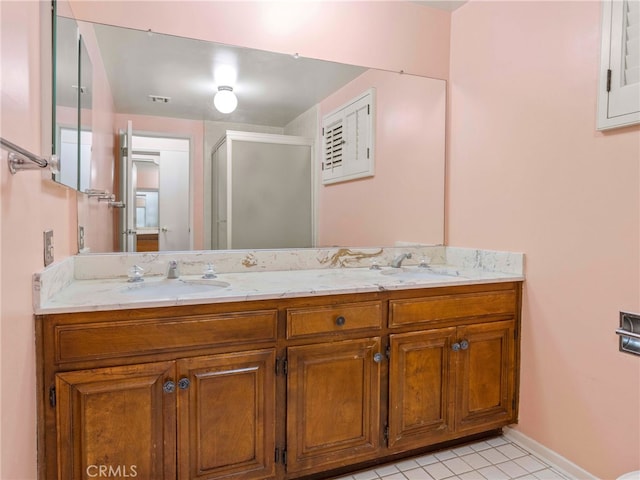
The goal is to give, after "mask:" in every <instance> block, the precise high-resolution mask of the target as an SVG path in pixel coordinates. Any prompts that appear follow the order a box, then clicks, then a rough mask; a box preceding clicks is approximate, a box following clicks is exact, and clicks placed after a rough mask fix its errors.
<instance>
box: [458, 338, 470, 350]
mask: <svg viewBox="0 0 640 480" xmlns="http://www.w3.org/2000/svg"><path fill="white" fill-rule="evenodd" d="M467 348H469V342H468V341H467V340H462V341H461V342H460V350H466V349H467Z"/></svg>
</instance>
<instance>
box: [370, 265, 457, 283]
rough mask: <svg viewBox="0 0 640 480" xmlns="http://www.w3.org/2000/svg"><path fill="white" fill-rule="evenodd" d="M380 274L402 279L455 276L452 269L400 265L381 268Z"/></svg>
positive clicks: (429, 278) (438, 278)
mask: <svg viewBox="0 0 640 480" xmlns="http://www.w3.org/2000/svg"><path fill="white" fill-rule="evenodd" d="M381 273H382V275H390V276H393V277H395V278H398V279H402V280H416V281H417V280H444V279H446V278H447V277H457V276H458V272H456V271H454V270H445V269H432V268H423V267H401V268H391V269H389V270H383V271H382V272H381Z"/></svg>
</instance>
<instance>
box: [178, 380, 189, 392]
mask: <svg viewBox="0 0 640 480" xmlns="http://www.w3.org/2000/svg"><path fill="white" fill-rule="evenodd" d="M189 385H191V382H190V381H189V379H188V378H181V379H180V380H178V388H179V389H180V390H186V389H187V388H189Z"/></svg>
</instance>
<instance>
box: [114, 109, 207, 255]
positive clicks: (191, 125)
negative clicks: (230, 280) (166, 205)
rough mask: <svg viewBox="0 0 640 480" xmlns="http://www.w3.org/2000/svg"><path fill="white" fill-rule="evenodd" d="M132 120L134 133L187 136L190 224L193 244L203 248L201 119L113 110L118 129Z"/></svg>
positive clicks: (202, 137) (197, 247)
mask: <svg viewBox="0 0 640 480" xmlns="http://www.w3.org/2000/svg"><path fill="white" fill-rule="evenodd" d="M128 120H131V121H132V122H133V131H134V133H135V132H137V133H166V134H168V135H171V136H176V135H180V136H185V137H189V138H190V139H191V144H190V145H191V152H190V153H191V161H192V163H193V164H192V178H191V181H192V182H193V184H192V185H193V187H192V192H191V193H192V196H193V211H192V228H193V248H194V250H201V249H203V248H204V122H202V121H197V120H185V119H181V118H165V117H151V116H147V115H129V114H124V113H121V114H117V115H116V123H117V126H118V129H119V130H126V129H127V121H128Z"/></svg>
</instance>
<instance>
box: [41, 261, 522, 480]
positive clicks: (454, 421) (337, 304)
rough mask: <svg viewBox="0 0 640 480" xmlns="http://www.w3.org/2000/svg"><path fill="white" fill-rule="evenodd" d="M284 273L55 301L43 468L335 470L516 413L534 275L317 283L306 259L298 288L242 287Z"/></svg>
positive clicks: (168, 472) (45, 360)
mask: <svg viewBox="0 0 640 480" xmlns="http://www.w3.org/2000/svg"><path fill="white" fill-rule="evenodd" d="M414 268H417V267H414ZM411 272H415V270H413V271H411ZM277 273H278V272H274V273H270V272H262V273H252V274H249V273H245V274H243V273H237V274H236V276H235V277H234V276H233V275H232V274H229V275H227V276H225V275H223V274H221V275H219V278H220V279H222V278H226V281H228V282H229V285H230V287H229V288H227V296H228V298H225V296H224V295H223V296H222V297H220V296H218V297H216V298H213V297H210V298H208V299H204V298H200V297H199V296H191V297H190V298H189V299H188V300H186V301H185V302H186V304H176V303H180V302H176V301H173V302H172V304H171V305H170V304H163V303H162V302H159V303H158V305H157V306H151V303H149V302H151V300H150V299H148V298H146V299H145V302H146V304H145V308H137V306H135V302H134V304H133V305H132V306H129V307H127V305H126V304H124V303H118V304H117V305H115V304H112V305H100V304H99V301H98V302H97V303H96V302H94V305H92V307H84V308H82V307H80V306H75V307H73V306H70V307H69V308H67V309H66V310H68V311H66V312H65V311H62V310H64V308H62V307H60V306H58V307H56V308H49V310H50V311H47V308H46V306H45V307H42V308H40V311H39V312H38V314H37V315H36V327H37V328H36V332H37V342H38V362H37V363H38V369H39V371H38V378H39V389H40V391H41V400H40V406H39V418H40V429H39V439H40V442H41V445H40V451H41V454H40V478H43V479H44V478H46V479H50V478H58V479H65V480H67V479H76V478H78V479H80V478H88V477H90V476H91V473H99V472H100V471H105V472H111V473H112V475H111V476H112V477H117V476H118V475H119V476H120V477H124V476H126V475H128V476H129V477H137V478H144V479H175V478H179V479H205V478H206V479H222V478H234V479H235V478H238V479H263V478H279V479H289V478H298V477H306V476H315V477H322V476H331V475H334V476H336V475H337V474H338V473H343V472H345V471H348V470H355V469H358V468H362V467H363V466H365V465H370V464H373V463H379V462H382V461H385V460H387V459H391V458H394V459H397V458H399V457H401V456H406V455H411V454H416V453H418V452H420V451H425V450H427V449H429V448H433V447H434V446H436V445H438V444H440V443H442V442H447V441H452V440H457V439H464V438H465V437H469V436H472V435H476V434H481V433H483V432H490V431H495V430H497V429H499V428H501V427H503V426H505V425H508V424H511V423H514V422H516V421H517V412H518V378H519V373H518V372H519V344H520V341H519V332H520V309H521V284H522V276H521V275H517V274H506V275H505V274H498V273H495V272H494V273H491V272H484V273H481V274H480V275H476V276H475V277H474V278H471V277H472V276H473V275H470V274H468V275H467V276H464V275H462V274H461V273H460V271H459V270H457V273H458V275H457V278H450V277H447V276H444V277H443V278H441V279H440V281H438V279H437V278H436V276H433V277H430V276H427V275H425V278H428V280H415V279H414V280H412V281H407V280H400V278H403V277H399V276H396V278H395V279H394V275H393V274H394V273H395V271H391V272H390V273H391V274H392V275H383V274H382V273H383V272H382V273H381V272H375V271H371V270H369V269H360V268H355V269H350V268H343V269H333V271H332V272H330V273H328V275H329V276H331V275H333V276H334V277H335V278H338V277H341V276H342V277H349V276H350V275H351V276H353V278H352V279H350V280H349V279H347V280H345V279H344V278H342V280H340V281H339V282H338V281H337V280H336V281H335V282H333V287H331V289H327V288H325V289H323V288H321V287H319V288H318V290H317V291H312V290H307V286H306V283H305V282H306V281H307V280H304V278H306V279H308V278H311V277H315V278H316V282H317V283H318V284H321V283H322V282H321V281H320V280H318V277H322V273H323V272H318V271H315V272H304V271H302V272H295V271H292V272H280V275H284V276H286V277H288V278H290V279H291V282H292V283H294V284H297V285H298V288H297V289H293V290H292V289H289V290H284V291H280V294H276V293H275V290H274V291H273V292H271V293H264V292H255V296H254V297H252V296H251V295H250V294H247V293H246V292H243V293H241V294H240V293H239V294H238V295H237V296H234V295H233V292H232V291H233V288H234V284H235V285H237V284H238V283H239V282H241V280H238V278H240V279H241V278H242V277H241V275H254V276H258V277H259V276H260V275H263V277H264V280H265V281H267V282H268V278H269V276H270V275H271V276H272V278H275V277H273V275H275V274H277ZM324 273H327V272H324ZM418 273H421V272H418ZM476 273H477V272H476ZM412 274H413V273H412ZM374 275H379V276H380V277H375V279H376V280H375V281H376V282H378V284H377V288H373V287H371V286H370V283H371V282H372V280H369V283H367V282H366V281H365V280H363V279H364V278H374ZM296 276H299V278H298V279H296ZM383 277H384V281H382V280H379V279H382V278H383ZM219 281H220V280H219ZM247 281H249V280H247ZM120 282H123V280H120ZM272 282H273V280H272ZM349 282H351V284H350V285H351V287H346V286H345V285H347V284H348V283H349ZM77 283H79V284H80V283H82V282H81V281H79V282H77ZM98 283H99V282H97V283H96V285H97V284H98ZM107 283H108V282H107ZM275 283H276V284H277V282H275ZM328 283H330V282H328V281H327V280H326V279H325V285H326V284H328ZM337 283H341V286H336V284H337ZM363 285H367V287H366V288H365V287H363ZM68 288H82V285H79V286H71V287H68ZM92 288H97V287H96V286H95V285H94V287H92ZM104 288H105V287H104V286H103V287H102V289H103V290H102V291H104ZM118 288H122V284H120V285H119V286H118ZM238 288H239V287H238ZM229 290H231V291H229ZM355 290H357V291H355ZM267 292H268V289H267ZM96 295H98V294H96ZM100 469H102V470H100ZM109 469H111V470H109ZM94 471H95V472H94ZM113 472H115V473H118V475H114V474H113ZM125 474H126V475H125Z"/></svg>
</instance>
